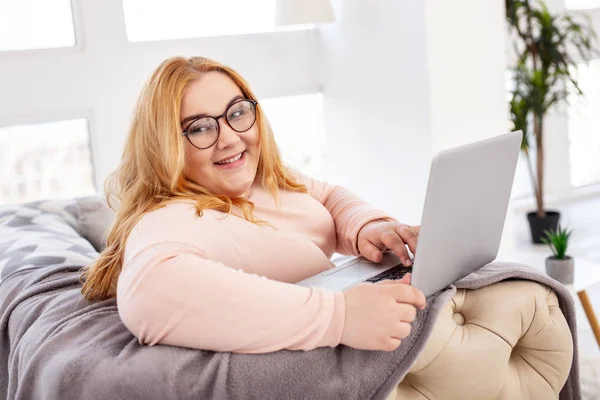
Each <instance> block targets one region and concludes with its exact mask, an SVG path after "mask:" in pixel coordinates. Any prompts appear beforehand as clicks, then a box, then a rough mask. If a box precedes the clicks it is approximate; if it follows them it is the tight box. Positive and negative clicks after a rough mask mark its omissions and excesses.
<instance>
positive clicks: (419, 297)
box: [393, 285, 427, 309]
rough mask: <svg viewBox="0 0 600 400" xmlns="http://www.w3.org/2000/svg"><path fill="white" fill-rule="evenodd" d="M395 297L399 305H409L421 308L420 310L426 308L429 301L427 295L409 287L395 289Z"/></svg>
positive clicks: (403, 286)
mask: <svg viewBox="0 0 600 400" xmlns="http://www.w3.org/2000/svg"><path fill="white" fill-rule="evenodd" d="M393 290H394V297H395V298H396V301H397V302H399V303H408V304H412V305H414V306H417V307H419V308H420V309H423V308H425V305H426V304H427V300H426V299H425V295H424V294H423V292H421V291H420V290H419V289H417V288H416V287H414V286H409V285H398V286H396V287H394V288H393Z"/></svg>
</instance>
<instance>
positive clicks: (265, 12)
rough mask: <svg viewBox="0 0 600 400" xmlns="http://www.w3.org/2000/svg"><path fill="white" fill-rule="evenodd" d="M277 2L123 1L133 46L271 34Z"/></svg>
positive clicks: (229, 0) (260, 0)
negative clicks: (208, 37) (179, 40)
mask: <svg viewBox="0 0 600 400" xmlns="http://www.w3.org/2000/svg"><path fill="white" fill-rule="evenodd" d="M275 2H276V0H254V1H248V0H219V1H215V0H168V1H167V0H156V1H147V0H123V8H124V11H125V25H126V29H127V37H128V38H129V40H130V41H131V42H143V41H152V40H166V39H182V38H192V37H204V36H221V35H235V34H247V33H257V32H269V31H273V30H275Z"/></svg>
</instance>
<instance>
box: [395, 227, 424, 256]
mask: <svg viewBox="0 0 600 400" xmlns="http://www.w3.org/2000/svg"><path fill="white" fill-rule="evenodd" d="M395 230H396V233H398V235H399V236H400V237H401V238H402V240H403V241H404V243H406V244H407V245H408V248H409V249H410V251H411V252H413V254H414V253H416V252H417V239H418V238H419V237H418V235H417V233H416V232H415V231H414V230H413V229H411V228H410V227H408V226H406V225H396V227H395Z"/></svg>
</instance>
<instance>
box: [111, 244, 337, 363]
mask: <svg viewBox="0 0 600 400" xmlns="http://www.w3.org/2000/svg"><path fill="white" fill-rule="evenodd" d="M117 291H118V292H117V293H118V296H117V301H118V309H119V314H120V316H121V319H122V320H123V322H124V323H125V325H126V326H127V328H128V329H129V330H130V331H131V332H132V333H133V334H134V335H135V336H136V337H137V338H138V339H139V341H140V343H145V344H150V345H154V344H157V343H161V344H169V345H175V346H182V347H191V348H197V349H204V350H213V351H225V352H236V353H267V352H272V351H277V350H280V349H290V350H311V349H314V348H316V347H323V346H331V347H335V346H337V345H338V344H339V343H340V341H341V337H342V331H343V327H344V319H345V302H344V295H343V293H342V292H333V291H329V290H324V289H317V288H305V287H301V286H296V285H292V284H288V283H283V282H277V281H273V280H269V279H267V278H265V277H258V276H256V275H254V274H248V273H245V272H243V271H242V270H235V269H233V268H229V267H227V266H225V265H223V264H221V263H218V262H215V261H212V260H209V259H208V258H206V256H205V254H204V252H203V251H201V250H200V249H199V248H197V247H196V246H194V245H191V244H188V243H181V242H160V243H157V244H154V245H152V246H148V247H145V248H144V249H142V250H141V251H140V252H138V253H137V254H136V255H135V256H134V257H133V258H132V259H131V260H130V261H129V262H128V263H127V264H126V265H125V266H124V270H123V272H122V274H121V276H120V277H119V282H118V289H117Z"/></svg>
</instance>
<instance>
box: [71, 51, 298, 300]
mask: <svg viewBox="0 0 600 400" xmlns="http://www.w3.org/2000/svg"><path fill="white" fill-rule="evenodd" d="M209 71H218V72H221V73H223V74H225V75H227V76H228V77H229V78H231V79H232V80H233V81H234V82H235V83H236V84H237V85H238V87H239V88H240V90H241V91H242V93H243V95H244V97H245V98H247V99H252V100H257V99H256V97H255V96H254V94H253V93H252V91H251V90H250V87H249V85H248V83H247V82H246V81H245V80H244V79H243V78H242V77H241V76H240V75H239V74H238V73H237V72H236V71H234V70H233V69H231V68H229V67H227V66H225V65H222V64H220V63H218V62H216V61H214V60H211V59H208V58H204V57H193V58H190V59H187V58H183V57H174V58H170V59H167V60H165V61H163V62H162V63H161V64H160V65H159V66H158V68H157V69H156V70H155V71H154V73H153V74H152V76H151V77H150V79H149V80H148V82H146V84H145V86H144V88H143V90H142V92H141V94H140V96H139V98H138V101H137V104H136V106H135V110H134V115H133V120H132V123H131V126H130V129H129V135H128V138H127V142H126V144H125V148H124V150H123V155H122V160H121V163H120V165H119V167H118V168H117V169H116V170H115V172H114V173H113V174H111V175H110V176H109V177H108V178H107V180H106V182H105V194H106V200H107V202H108V204H109V206H110V207H111V208H113V209H114V210H115V211H116V219H115V222H114V224H113V225H112V227H111V229H110V231H109V234H108V238H107V242H106V248H105V249H104V250H103V251H102V253H101V254H100V257H99V258H98V259H97V260H96V261H94V262H93V263H92V264H90V265H88V266H86V267H84V269H83V271H82V281H83V287H82V290H81V292H82V294H83V296H84V297H85V298H86V299H87V300H90V301H94V300H104V299H107V298H111V297H116V288H117V279H118V277H119V274H120V273H121V269H122V263H123V252H124V249H125V244H126V241H127V238H128V236H129V234H130V233H131V230H132V229H133V227H134V226H135V225H136V224H137V223H138V221H139V220H140V218H141V217H142V216H143V215H144V214H146V213H148V212H151V211H153V210H156V209H158V208H160V207H162V206H164V205H165V204H167V203H169V202H171V201H174V200H178V199H189V200H191V201H193V202H194V203H195V207H196V214H197V215H198V216H201V215H202V210H205V209H213V210H217V211H222V212H225V213H231V212H232V208H233V207H234V206H237V207H239V208H240V209H241V210H242V214H243V218H245V219H246V220H248V221H250V222H252V223H255V224H261V223H264V221H260V220H257V219H255V218H254V216H253V215H252V211H253V208H254V205H253V204H252V202H250V201H248V200H246V199H244V198H241V197H239V198H229V197H227V196H224V195H222V194H218V193H211V192H210V191H209V190H207V189H206V188H204V187H202V186H200V185H198V184H196V183H195V182H192V181H191V180H190V179H188V177H187V176H186V174H185V173H184V169H185V143H184V140H185V137H184V136H183V135H182V134H181V127H180V117H181V115H180V110H181V101H182V98H183V94H184V91H185V90H186V88H187V87H188V85H189V84H190V83H191V82H193V81H194V80H197V79H198V78H199V77H200V76H201V75H202V74H203V73H205V72H209ZM256 124H258V132H259V143H260V155H259V161H258V168H257V172H256V178H255V179H256V180H258V182H260V183H261V184H262V186H263V187H265V188H266V189H267V190H268V191H269V192H270V193H271V195H272V196H273V197H274V198H275V200H276V201H279V196H278V194H279V189H280V188H283V189H286V190H291V191H296V192H306V191H307V190H306V187H305V186H304V185H302V184H300V183H298V182H297V181H295V180H294V179H293V178H292V177H291V176H290V175H291V174H290V171H289V170H288V169H287V168H286V167H285V166H284V165H283V163H282V161H281V156H280V153H279V149H278V148H277V145H276V143H275V139H274V137H273V132H272V130H271V127H270V125H269V123H268V121H267V118H266V117H265V115H264V112H263V111H262V108H261V107H260V105H259V106H258V107H257V117H256ZM115 205H116V207H115Z"/></svg>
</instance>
